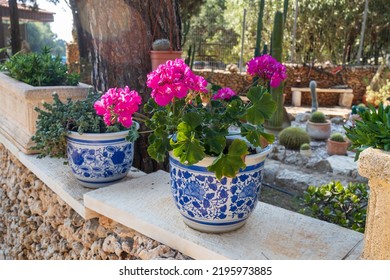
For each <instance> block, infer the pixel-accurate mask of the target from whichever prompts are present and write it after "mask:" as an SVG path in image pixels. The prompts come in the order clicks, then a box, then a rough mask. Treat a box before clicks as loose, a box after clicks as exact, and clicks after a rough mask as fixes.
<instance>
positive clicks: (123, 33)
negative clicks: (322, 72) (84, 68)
mask: <svg viewBox="0 0 390 280" xmlns="http://www.w3.org/2000/svg"><path fill="white" fill-rule="evenodd" d="M75 3H76V7H77V11H78V16H79V19H80V23H81V27H82V29H83V32H84V34H85V36H84V37H83V39H82V40H84V41H85V42H83V43H85V45H86V46H87V47H88V50H89V53H90V57H91V62H92V80H93V86H94V87H95V89H96V90H101V91H103V92H104V91H106V90H107V89H109V88H111V87H124V86H125V85H128V86H129V87H130V88H131V89H134V90H137V91H138V92H139V93H140V95H141V96H142V99H143V102H146V101H147V100H148V99H149V96H150V91H149V90H148V88H147V87H146V76H147V74H148V73H149V72H150V71H151V61H150V50H151V45H152V43H153V41H154V40H155V39H160V38H167V39H170V41H171V46H172V49H173V50H180V46H181V44H180V38H181V21H180V16H179V6H178V2H177V0H110V1H104V0H75ZM142 128H143V126H142V125H141V130H142ZM146 149H147V135H143V136H141V137H140V138H139V139H138V140H137V142H136V145H135V157H134V166H136V167H137V168H139V169H141V170H143V171H145V172H152V171H155V170H156V169H159V168H161V165H158V164H157V163H155V162H154V161H152V160H151V159H150V157H149V156H148V154H147V151H146Z"/></svg>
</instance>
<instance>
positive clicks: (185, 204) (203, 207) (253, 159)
mask: <svg viewBox="0 0 390 280" xmlns="http://www.w3.org/2000/svg"><path fill="white" fill-rule="evenodd" d="M270 152H271V147H270V146H268V147H267V148H266V149H264V150H262V151H261V152H259V153H257V154H254V155H249V156H247V157H246V159H245V163H246V166H247V167H246V168H245V169H244V170H241V171H240V172H239V173H238V175H237V176H236V177H235V178H226V177H223V178H222V179H221V180H218V179H217V178H216V176H215V174H214V173H213V172H209V171H208V170H207V166H209V165H210V164H211V163H212V162H213V161H214V159H215V158H214V157H206V158H205V159H203V160H202V161H200V162H198V163H197V164H195V165H191V166H188V165H184V164H182V163H180V161H179V159H178V158H176V157H175V156H173V154H172V153H170V157H169V160H170V175H171V189H172V194H173V198H174V200H175V202H176V205H177V207H178V208H179V211H180V213H181V215H182V216H183V218H184V222H185V223H186V224H187V225H188V226H190V227H191V228H194V229H196V230H199V231H204V232H211V233H221V232H228V231H232V230H235V229H238V228H240V227H242V226H243V225H244V224H245V222H246V220H247V219H248V217H249V216H250V215H251V213H252V211H253V209H254V208H255V207H256V205H257V202H258V199H259V195H260V189H261V182H262V179H263V168H264V162H265V159H266V157H267V155H268V154H269V153H270Z"/></svg>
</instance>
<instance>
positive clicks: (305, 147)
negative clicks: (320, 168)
mask: <svg viewBox="0 0 390 280" xmlns="http://www.w3.org/2000/svg"><path fill="white" fill-rule="evenodd" d="M299 152H300V153H301V155H303V156H305V157H310V156H311V149H310V144H308V143H304V144H302V145H301V147H300V150H299Z"/></svg>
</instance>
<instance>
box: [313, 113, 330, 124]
mask: <svg viewBox="0 0 390 280" xmlns="http://www.w3.org/2000/svg"><path fill="white" fill-rule="evenodd" d="M310 121H311V122H313V123H326V118H325V115H324V113H322V112H319V111H315V112H313V113H312V114H311V116H310Z"/></svg>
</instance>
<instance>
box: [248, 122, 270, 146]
mask: <svg viewBox="0 0 390 280" xmlns="http://www.w3.org/2000/svg"><path fill="white" fill-rule="evenodd" d="M241 135H242V136H244V137H246V139H247V140H248V141H249V143H251V144H252V145H253V146H255V147H262V148H264V147H266V146H267V145H268V144H269V143H273V142H274V141H275V136H274V135H273V134H269V133H266V132H264V128H263V127H260V126H253V125H249V124H243V126H242V127H241Z"/></svg>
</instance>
